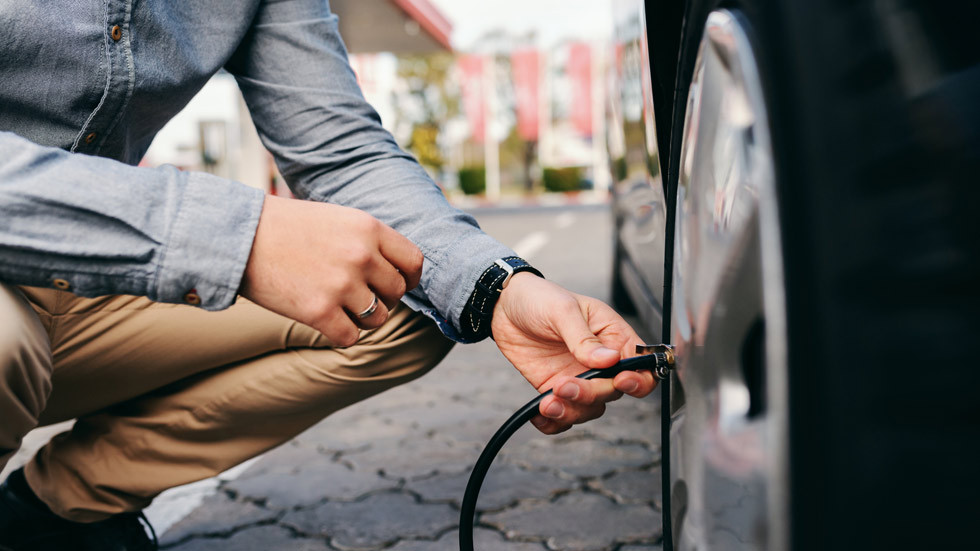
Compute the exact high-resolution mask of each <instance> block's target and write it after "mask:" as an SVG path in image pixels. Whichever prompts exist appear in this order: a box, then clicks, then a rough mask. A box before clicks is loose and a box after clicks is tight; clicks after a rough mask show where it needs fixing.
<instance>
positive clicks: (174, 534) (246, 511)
mask: <svg viewBox="0 0 980 551" xmlns="http://www.w3.org/2000/svg"><path fill="white" fill-rule="evenodd" d="M278 515H279V513H278V512H276V511H270V510H267V509H263V508H261V507H257V506H256V505H255V504H253V503H243V502H239V501H233V500H231V499H229V498H228V497H227V496H226V495H225V494H224V493H218V494H214V495H211V496H208V497H206V498H204V501H203V502H202V503H201V504H200V505H199V506H198V507H197V508H196V509H194V510H193V511H192V512H191V513H190V514H188V515H187V516H186V517H184V519H183V520H181V521H180V522H178V523H177V524H174V525H173V526H171V527H170V529H169V530H167V531H166V533H164V534H162V535H161V536H160V543H161V544H162V545H169V544H173V543H176V542H179V541H181V540H183V539H185V538H188V537H191V536H195V535H196V536H207V535H226V534H230V533H232V532H233V531H235V530H237V529H239V528H244V527H246V526H249V525H252V524H258V523H261V522H272V521H274V520H275V519H276V517H277V516H278Z"/></svg>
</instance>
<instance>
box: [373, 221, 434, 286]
mask: <svg viewBox="0 0 980 551" xmlns="http://www.w3.org/2000/svg"><path fill="white" fill-rule="evenodd" d="M381 226H382V228H381V236H380V239H379V242H378V248H379V250H380V251H381V254H382V256H384V257H385V258H386V259H387V260H388V262H390V263H391V264H392V266H394V267H395V268H396V269H397V270H398V271H399V272H401V275H402V277H403V278H404V279H405V286H406V290H411V289H414V288H415V287H417V286H418V284H419V280H420V279H421V278H422V259H423V257H422V251H420V250H419V248H418V247H416V246H415V244H414V243H412V242H411V241H409V240H408V238H406V237H405V236H403V235H401V234H400V233H398V232H396V231H395V230H393V229H392V228H391V227H389V226H386V225H384V224H382V225H381ZM399 296H401V295H399Z"/></svg>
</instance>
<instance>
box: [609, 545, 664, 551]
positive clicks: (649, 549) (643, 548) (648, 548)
mask: <svg viewBox="0 0 980 551" xmlns="http://www.w3.org/2000/svg"><path fill="white" fill-rule="evenodd" d="M619 551H663V546H662V545H624V546H623V547H620V548H619Z"/></svg>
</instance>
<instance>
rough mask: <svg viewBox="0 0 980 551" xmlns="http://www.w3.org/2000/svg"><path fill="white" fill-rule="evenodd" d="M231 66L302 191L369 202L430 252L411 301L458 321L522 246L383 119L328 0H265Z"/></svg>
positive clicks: (348, 202) (353, 203) (351, 203)
mask: <svg viewBox="0 0 980 551" xmlns="http://www.w3.org/2000/svg"><path fill="white" fill-rule="evenodd" d="M287 59H288V60H291V62H290V63H283V62H282V60H287ZM227 69H228V70H229V71H230V72H231V73H232V74H234V75H235V76H236V78H237V79H238V83H239V86H240V87H241V89H242V92H243V94H244V96H245V99H246V102H247V103H248V105H249V109H250V111H251V113H252V115H253V119H254V120H255V123H256V127H257V129H258V131H259V134H260V136H261V138H262V140H263V143H264V144H265V145H266V147H267V148H268V149H269V150H270V151H271V152H272V153H273V154H274V156H275V157H276V160H277V163H278V166H279V169H280V171H281V172H282V174H283V176H284V177H285V179H286V181H287V182H288V183H289V185H290V187H291V188H292V190H293V192H294V193H295V194H296V195H297V196H298V197H301V198H309V199H314V200H317V201H324V202H332V203H337V204H341V205H344V206H348V207H355V208H358V209H361V210H364V211H366V212H368V213H370V214H371V215H373V216H375V217H376V218H378V219H379V220H381V221H382V222H384V223H386V224H388V225H389V226H391V227H392V228H394V229H395V230H397V231H398V232H399V233H401V234H402V235H404V236H406V237H408V238H409V239H410V240H411V241H412V242H413V243H415V244H416V245H417V246H418V247H419V248H420V249H421V250H422V252H423V254H424V255H425V264H424V269H423V274H422V281H421V284H420V285H419V288H418V289H416V290H415V291H413V292H412V296H413V297H415V298H417V299H419V300H420V301H421V304H419V303H418V302H416V301H411V300H409V302H410V304H412V305H413V306H414V307H422V308H425V307H427V306H428V305H431V306H434V307H435V309H436V310H437V311H438V312H439V313H440V314H441V315H442V316H443V317H444V318H446V319H448V320H451V321H452V323H453V324H454V325H457V324H458V323H459V319H460V315H461V314H462V312H463V308H464V305H465V303H466V300H467V299H468V298H469V296H470V294H471V293H472V291H473V288H474V284H475V283H476V280H477V279H478V278H479V276H480V273H481V272H482V271H483V270H484V269H486V267H487V266H488V265H490V264H491V263H492V262H493V261H494V260H495V259H497V258H501V257H505V256H509V255H512V254H513V252H512V251H511V250H510V249H508V248H507V247H505V246H503V245H501V244H500V243H499V242H497V241H496V240H494V239H492V238H491V237H489V236H487V235H486V234H484V233H483V232H482V231H481V230H480V229H479V227H478V226H477V224H476V221H475V220H474V219H473V218H472V217H471V216H469V215H467V214H465V213H463V212H460V211H458V210H456V209H454V208H452V207H451V206H450V205H449V204H448V202H447V201H446V200H445V197H444V196H443V194H442V192H441V190H440V189H439V188H438V187H437V186H436V185H435V184H434V183H433V182H432V180H431V179H430V178H429V176H428V175H427V174H426V173H425V171H424V170H423V169H422V167H421V166H419V164H418V163H417V162H416V161H415V159H414V158H412V156H411V155H409V154H408V153H406V152H404V151H403V150H401V149H400V148H399V147H398V145H397V144H396V143H395V141H394V139H393V138H392V137H391V135H390V134H389V133H388V132H387V131H386V130H385V129H384V128H383V127H382V126H381V121H380V119H379V117H378V115H377V113H376V112H375V111H374V110H373V109H372V108H371V106H370V105H368V103H367V102H366V101H365V100H364V98H363V96H362V95H361V91H360V88H359V87H358V85H357V81H356V78H355V76H354V73H353V71H352V70H351V68H350V66H349V65H348V63H347V55H346V51H345V49H344V45H343V43H342V41H341V39H340V35H339V32H338V31H337V20H336V17H335V16H333V15H332V14H330V13H329V11H328V9H327V8H326V6H325V4H323V3H321V2H311V1H303V0H294V1H290V2H278V3H268V4H264V5H263V6H262V8H261V9H260V11H259V13H258V14H257V15H256V18H255V22H254V25H253V29H252V31H251V32H250V34H249V36H248V39H247V40H246V41H245V42H244V43H243V44H242V45H241V47H240V49H239V51H238V52H236V54H235V56H233V58H232V59H231V60H230V61H229V63H228V65H227ZM457 328H458V327H457Z"/></svg>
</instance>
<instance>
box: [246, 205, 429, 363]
mask: <svg viewBox="0 0 980 551" xmlns="http://www.w3.org/2000/svg"><path fill="white" fill-rule="evenodd" d="M421 276H422V252H421V251H420V250H419V249H418V247H416V246H415V245H414V244H413V243H412V242H411V241H409V240H408V239H407V238H405V237H404V236H402V235H401V234H399V233H398V232H396V231H395V230H393V229H391V228H390V227H389V226H387V225H385V224H384V223H382V222H380V221H379V220H378V219H376V218H374V217H373V216H371V215H370V214H367V213H365V212H363V211H360V210H357V209H352V208H348V207H341V206H338V205H332V204H329V203H319V202H313V201H300V200H295V199H284V198H280V197H272V196H266V198H265V204H264V205H263V207H262V215H261V217H260V218H259V225H258V229H257V230H256V232H255V241H254V242H253V243H252V252H251V254H250V255H249V258H248V264H247V265H246V267H245V275H244V278H243V281H242V286H241V295H242V296H244V297H246V298H248V299H249V300H251V301H253V302H255V303H257V304H259V305H261V306H263V307H265V308H267V309H269V310H272V311H273V312H277V313H279V314H282V315H284V316H286V317H289V318H292V319H294V320H296V321H299V322H301V323H305V324H306V325H309V326H311V327H313V328H314V329H316V330H318V331H320V332H321V333H323V334H324V335H325V336H326V337H327V338H328V339H330V341H331V342H333V343H334V344H336V345H337V346H350V345H352V344H354V343H355V342H357V339H358V335H359V333H358V327H361V328H373V327H378V326H380V325H381V324H382V323H384V322H385V320H387V319H388V310H389V309H390V308H393V307H394V306H395V304H397V303H398V300H399V299H401V297H402V295H404V294H405V292H406V291H408V290H410V289H413V288H414V287H415V286H416V285H418V283H419V279H420V278H421ZM375 296H377V297H378V300H379V304H378V308H377V310H376V311H375V312H374V313H373V314H372V315H370V316H368V317H366V318H364V319H358V317H357V313H358V312H363V311H364V310H366V309H367V308H368V307H369V306H370V305H371V303H372V300H373V299H374V297H375Z"/></svg>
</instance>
